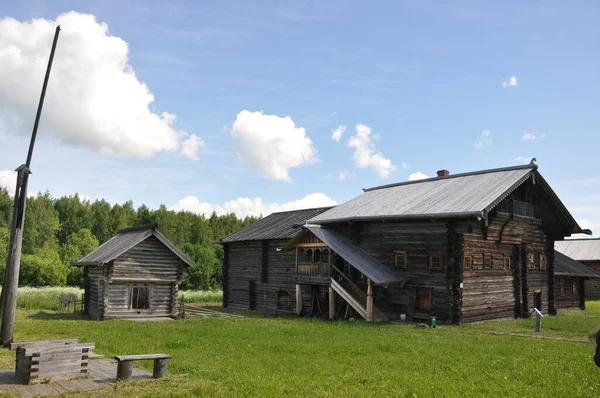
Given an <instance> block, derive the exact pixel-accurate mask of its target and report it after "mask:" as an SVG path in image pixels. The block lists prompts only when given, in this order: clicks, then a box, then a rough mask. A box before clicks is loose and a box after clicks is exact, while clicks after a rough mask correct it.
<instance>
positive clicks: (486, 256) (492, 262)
mask: <svg viewBox="0 0 600 398" xmlns="http://www.w3.org/2000/svg"><path fill="white" fill-rule="evenodd" d="M488 259H489V260H490V265H489V267H488V266H486V260H488ZM483 269H494V256H493V255H491V254H484V255H483Z"/></svg>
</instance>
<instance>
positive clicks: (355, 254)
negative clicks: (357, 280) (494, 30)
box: [284, 225, 406, 285]
mask: <svg viewBox="0 0 600 398" xmlns="http://www.w3.org/2000/svg"><path fill="white" fill-rule="evenodd" d="M309 232H310V233H312V234H313V235H315V236H316V237H317V238H319V239H320V240H321V241H322V242H323V243H325V244H326V245H327V246H329V248H330V249H331V250H333V251H334V252H336V253H337V254H338V255H339V256H340V257H342V258H343V259H344V260H346V261H347V262H348V263H350V264H351V265H352V266H353V267H354V268H356V269H357V270H359V271H360V272H361V273H362V274H363V275H365V276H366V277H367V278H369V279H370V280H371V281H372V282H373V283H374V284H375V285H390V284H393V283H401V282H405V281H406V279H405V278H404V277H403V276H402V275H401V274H400V273H398V272H395V271H393V270H391V269H390V268H389V267H387V266H385V265H383V264H381V263H380V262H379V261H377V260H376V259H374V258H373V257H372V256H371V255H370V254H369V253H367V252H366V251H364V250H363V249H362V248H360V247H358V246H356V245H355V244H353V243H352V241H351V240H350V239H348V238H347V237H346V236H344V235H343V234H342V233H341V232H339V231H336V230H334V229H328V228H325V227H321V226H320V225H305V226H304V227H303V233H302V234H299V235H298V236H296V237H295V238H294V239H292V240H291V241H289V242H288V243H287V244H286V246H285V248H284V250H290V249H291V248H293V247H294V245H295V244H296V243H297V242H299V241H300V240H301V239H302V238H303V237H304V236H305V234H307V233H309Z"/></svg>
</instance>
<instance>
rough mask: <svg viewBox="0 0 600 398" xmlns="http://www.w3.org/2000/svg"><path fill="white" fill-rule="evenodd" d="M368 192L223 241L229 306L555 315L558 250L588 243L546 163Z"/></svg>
mask: <svg viewBox="0 0 600 398" xmlns="http://www.w3.org/2000/svg"><path fill="white" fill-rule="evenodd" d="M364 191H365V192H364V193H362V194H361V195H359V196H358V197H356V198H354V199H352V200H350V201H348V202H346V203H344V204H342V205H340V206H337V207H334V208H331V209H328V210H327V209H311V210H304V211H297V212H287V213H278V214H276V215H271V216H269V217H266V218H265V219H263V220H261V221H259V222H258V223H256V224H254V225H252V226H249V227H247V228H245V229H243V230H241V231H239V232H237V233H235V234H232V235H230V236H228V237H226V238H224V239H223V240H222V241H221V243H222V244H223V245H224V249H225V261H224V264H223V289H224V305H225V306H231V307H243V308H262V307H263V306H264V307H265V309H267V310H269V311H271V310H279V311H286V310H287V311H295V312H297V313H298V314H300V313H308V314H311V313H312V314H315V313H327V314H328V315H329V317H330V318H334V317H347V316H349V314H352V313H354V314H357V315H359V316H361V317H363V318H365V319H367V320H383V319H408V320H413V321H414V320H419V319H423V318H426V317H428V316H429V315H436V316H437V318H438V320H439V321H441V322H445V323H453V324H461V323H463V322H474V321H480V320H487V319H498V318H513V317H528V316H529V315H530V314H531V313H532V311H533V308H538V309H541V310H542V311H543V312H544V313H550V314H556V300H555V286H554V242H555V241H556V240H563V239H564V238H565V237H567V236H570V235H571V234H577V233H582V232H586V233H589V231H583V230H582V229H581V228H580V227H579V225H578V224H577V222H576V221H575V220H574V218H573V217H572V216H571V214H570V213H569V211H568V210H567V209H566V208H565V206H564V205H563V204H562V202H561V201H560V199H559V198H558V197H557V195H556V194H555V193H554V191H553V190H552V189H551V188H550V186H549V185H548V183H547V182H546V181H545V180H544V178H543V177H542V176H541V174H540V173H539V171H538V170H537V165H535V164H530V165H527V166H517V167H508V168H501V169H492V170H483V171H476V172H471V173H463V174H455V175H450V174H449V172H448V171H446V170H441V171H439V172H438V176H437V177H435V178H429V179H425V180H419V181H409V182H402V183H398V184H390V185H384V186H378V187H375V188H370V189H366V190H364ZM311 211H312V212H314V213H316V214H314V215H311V214H310V212H311ZM309 216H310V217H309ZM294 224H296V225H294ZM299 224H303V225H302V226H299ZM273 225H275V228H274V229H273ZM294 226H296V228H293V227H294ZM261 295H262V296H261Z"/></svg>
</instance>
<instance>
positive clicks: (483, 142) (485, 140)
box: [475, 130, 492, 149]
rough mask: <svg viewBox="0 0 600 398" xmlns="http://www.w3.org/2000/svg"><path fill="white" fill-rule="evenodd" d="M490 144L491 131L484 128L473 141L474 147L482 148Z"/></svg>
mask: <svg viewBox="0 0 600 398" xmlns="http://www.w3.org/2000/svg"><path fill="white" fill-rule="evenodd" d="M489 146H492V133H491V132H490V131H488V130H485V131H484V132H483V133H481V135H480V136H479V139H478V140H477V141H475V149H483V148H487V147H489Z"/></svg>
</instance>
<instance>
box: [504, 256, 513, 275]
mask: <svg viewBox="0 0 600 398" xmlns="http://www.w3.org/2000/svg"><path fill="white" fill-rule="evenodd" d="M502 266H503V267H504V271H508V272H510V271H511V270H512V256H507V255H505V256H504V258H503V259H502Z"/></svg>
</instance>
